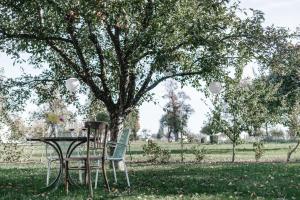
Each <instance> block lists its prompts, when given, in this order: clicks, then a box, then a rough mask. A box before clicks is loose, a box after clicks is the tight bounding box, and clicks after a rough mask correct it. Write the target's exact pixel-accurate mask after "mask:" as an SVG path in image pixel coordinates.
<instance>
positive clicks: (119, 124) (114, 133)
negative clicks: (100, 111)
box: [110, 112, 125, 142]
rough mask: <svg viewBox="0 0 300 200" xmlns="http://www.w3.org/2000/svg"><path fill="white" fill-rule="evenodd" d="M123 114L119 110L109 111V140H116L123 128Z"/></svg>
mask: <svg viewBox="0 0 300 200" xmlns="http://www.w3.org/2000/svg"><path fill="white" fill-rule="evenodd" d="M124 119H125V118H124V116H123V115H122V114H120V112H113V113H110V140H111V141H114V142H116V141H117V139H118V135H119V133H120V130H121V129H122V128H123V123H124Z"/></svg>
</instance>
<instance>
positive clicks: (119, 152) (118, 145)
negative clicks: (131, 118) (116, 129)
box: [106, 128, 130, 187]
mask: <svg viewBox="0 0 300 200" xmlns="http://www.w3.org/2000/svg"><path fill="white" fill-rule="evenodd" d="M129 135H130V129H127V128H126V129H124V130H123V132H122V134H121V135H120V137H119V139H118V141H117V142H108V143H107V144H108V145H112V146H114V147H115V149H114V152H113V155H112V156H110V157H107V158H106V160H108V161H111V163H112V167H113V171H114V179H115V183H117V174H116V167H115V162H123V163H124V172H125V176H126V180H127V185H128V187H130V181H129V176H128V170H127V165H126V161H125V154H126V148H127V146H128V141H129Z"/></svg>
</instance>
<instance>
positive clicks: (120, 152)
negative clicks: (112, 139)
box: [112, 128, 130, 158]
mask: <svg viewBox="0 0 300 200" xmlns="http://www.w3.org/2000/svg"><path fill="white" fill-rule="evenodd" d="M129 135H130V129H128V128H126V129H124V130H123V132H122V134H121V135H120V137H119V139H118V142H117V145H116V147H115V149H114V153H113V155H112V158H123V157H124V156H125V153H126V148H127V145H128V141H129Z"/></svg>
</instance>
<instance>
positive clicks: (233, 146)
mask: <svg viewBox="0 0 300 200" xmlns="http://www.w3.org/2000/svg"><path fill="white" fill-rule="evenodd" d="M235 146H236V145H235V142H233V143H232V160H231V162H234V161H235Z"/></svg>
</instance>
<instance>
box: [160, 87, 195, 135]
mask: <svg viewBox="0 0 300 200" xmlns="http://www.w3.org/2000/svg"><path fill="white" fill-rule="evenodd" d="M177 88H178V85H177V83H176V82H175V81H169V82H167V83H166V89H167V94H166V95H164V96H163V97H164V98H165V99H167V100H168V103H167V104H166V105H165V107H164V108H163V110H164V112H165V114H164V115H163V117H162V121H163V123H164V126H166V127H168V138H169V139H170V137H171V133H172V134H174V136H175V141H178V136H179V133H181V139H182V133H183V132H184V131H185V128H186V127H187V122H188V118H189V117H190V115H191V114H192V113H193V112H194V110H193V109H192V107H191V105H190V104H188V103H186V101H187V100H189V99H190V98H189V96H187V95H186V94H185V93H184V92H182V91H180V92H178V91H177Z"/></svg>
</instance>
